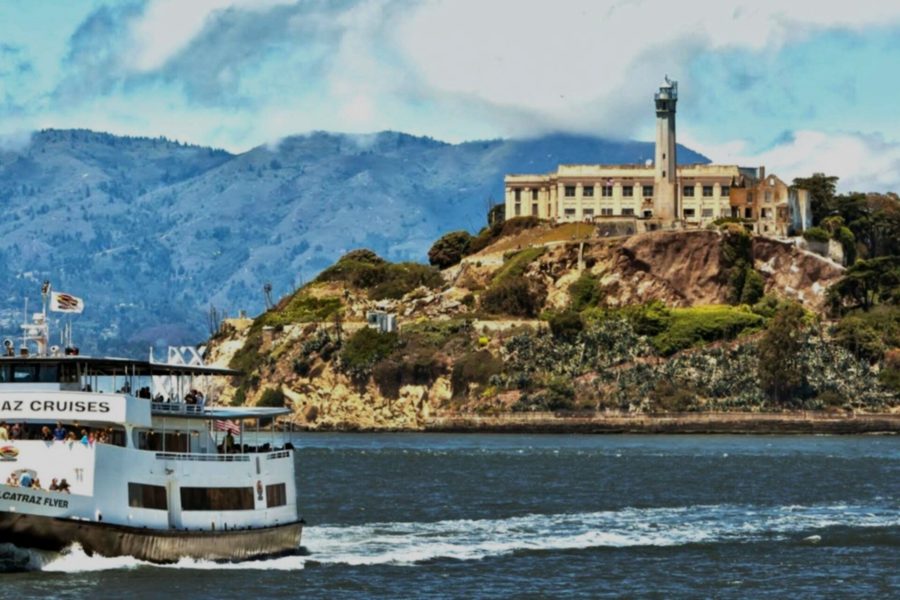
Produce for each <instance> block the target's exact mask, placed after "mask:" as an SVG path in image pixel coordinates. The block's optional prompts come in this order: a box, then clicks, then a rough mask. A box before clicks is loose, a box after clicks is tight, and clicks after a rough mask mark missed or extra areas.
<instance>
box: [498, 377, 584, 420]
mask: <svg viewBox="0 0 900 600" xmlns="http://www.w3.org/2000/svg"><path fill="white" fill-rule="evenodd" d="M574 408H575V386H574V385H573V384H572V380H571V379H570V378H568V377H561V376H552V377H549V378H548V379H547V381H546V382H545V383H544V386H543V387H542V389H539V390H538V391H536V392H533V393H526V394H522V395H521V396H520V397H519V400H518V401H517V402H516V403H515V404H513V406H512V410H513V412H532V411H557V410H572V409H574Z"/></svg>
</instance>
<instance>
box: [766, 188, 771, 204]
mask: <svg viewBox="0 0 900 600" xmlns="http://www.w3.org/2000/svg"><path fill="white" fill-rule="evenodd" d="M771 201H772V192H770V191H769V190H766V202H771Z"/></svg>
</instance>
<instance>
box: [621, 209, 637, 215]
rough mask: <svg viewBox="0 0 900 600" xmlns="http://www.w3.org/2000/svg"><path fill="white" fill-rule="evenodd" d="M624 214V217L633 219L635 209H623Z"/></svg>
mask: <svg viewBox="0 0 900 600" xmlns="http://www.w3.org/2000/svg"><path fill="white" fill-rule="evenodd" d="M622 214H623V215H624V216H626V217H633V216H634V209H633V208H623V209H622Z"/></svg>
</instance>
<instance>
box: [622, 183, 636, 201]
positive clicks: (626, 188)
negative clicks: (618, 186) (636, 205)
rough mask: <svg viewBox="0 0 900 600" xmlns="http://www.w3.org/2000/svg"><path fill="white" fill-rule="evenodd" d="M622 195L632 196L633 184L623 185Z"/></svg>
mask: <svg viewBox="0 0 900 600" xmlns="http://www.w3.org/2000/svg"><path fill="white" fill-rule="evenodd" d="M622 195H623V196H625V197H626V198H631V197H632V196H634V186H633V185H623V186H622Z"/></svg>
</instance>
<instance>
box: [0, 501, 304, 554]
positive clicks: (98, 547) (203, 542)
mask: <svg viewBox="0 0 900 600" xmlns="http://www.w3.org/2000/svg"><path fill="white" fill-rule="evenodd" d="M302 530H303V523H302V521H301V522H295V523H288V524H284V525H276V526H273V527H264V528H254V529H237V530H234V529H233V530H228V531H184V530H153V529H146V528H137V527H127V526H122V525H112V524H107V523H97V522H92V521H79V520H73V519H65V518H56V517H49V516H43V515H33V514H25V513H11V512H2V513H0V539H2V540H3V541H4V542H8V543H11V544H14V545H15V546H17V547H19V548H29V549H35V550H50V551H57V552H58V551H60V550H63V549H65V548H67V547H69V546H71V545H72V544H76V543H77V544H79V545H80V546H81V547H82V548H83V549H84V551H85V552H86V553H88V554H98V555H101V556H133V557H135V558H137V559H140V560H146V561H149V562H155V563H171V562H177V561H178V560H180V559H182V558H193V559H198V560H211V561H234V562H236V561H243V560H252V559H260V558H268V557H273V556H284V555H288V554H295V553H297V552H298V551H299V549H300V536H301V533H302Z"/></svg>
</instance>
